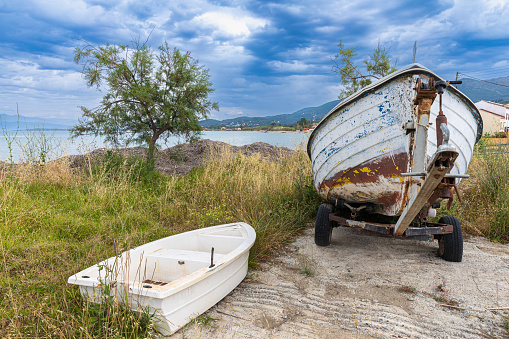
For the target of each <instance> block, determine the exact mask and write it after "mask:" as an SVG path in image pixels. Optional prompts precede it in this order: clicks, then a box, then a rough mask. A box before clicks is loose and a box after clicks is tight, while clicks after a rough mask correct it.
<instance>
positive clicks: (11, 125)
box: [0, 114, 76, 131]
mask: <svg viewBox="0 0 509 339" xmlns="http://www.w3.org/2000/svg"><path fill="white" fill-rule="evenodd" d="M0 121H1V123H2V126H3V127H2V128H5V129H6V130H8V131H13V130H16V129H19V130H20V131H22V130H27V129H28V130H33V129H45V130H67V129H69V128H71V127H72V126H74V125H75V124H76V121H74V120H71V119H54V118H32V117H25V116H22V115H20V116H19V117H18V116H17V115H8V114H0Z"/></svg>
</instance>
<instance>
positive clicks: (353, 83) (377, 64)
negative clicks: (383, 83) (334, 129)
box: [332, 41, 397, 100]
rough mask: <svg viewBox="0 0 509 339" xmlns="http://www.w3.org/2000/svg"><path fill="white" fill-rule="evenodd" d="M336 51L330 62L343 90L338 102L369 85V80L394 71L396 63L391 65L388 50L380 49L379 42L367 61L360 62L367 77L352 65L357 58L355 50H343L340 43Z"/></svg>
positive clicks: (370, 81) (343, 47)
mask: <svg viewBox="0 0 509 339" xmlns="http://www.w3.org/2000/svg"><path fill="white" fill-rule="evenodd" d="M338 49H339V52H338V54H336V55H335V56H334V59H332V62H334V66H332V71H333V72H335V73H338V74H339V75H340V76H341V84H342V85H343V89H342V90H341V92H340V94H339V96H338V99H340V100H344V99H345V98H347V97H349V96H350V95H352V94H354V93H355V92H357V91H359V90H361V89H362V88H364V87H366V86H368V85H369V84H371V83H372V80H371V78H375V79H380V78H383V77H384V76H386V75H388V74H390V73H392V72H394V71H396V64H397V61H394V62H393V63H392V64H391V57H390V54H389V51H390V49H389V48H386V47H382V46H381V45H380V42H378V45H377V47H376V48H375V49H374V50H373V54H371V55H369V56H368V59H364V60H362V63H363V64H364V66H365V67H366V72H367V75H363V74H362V73H361V72H360V71H359V67H358V66H355V64H354V61H353V59H354V58H355V57H356V56H357V52H356V51H355V48H345V46H344V45H343V43H342V42H341V41H340V42H339V44H338Z"/></svg>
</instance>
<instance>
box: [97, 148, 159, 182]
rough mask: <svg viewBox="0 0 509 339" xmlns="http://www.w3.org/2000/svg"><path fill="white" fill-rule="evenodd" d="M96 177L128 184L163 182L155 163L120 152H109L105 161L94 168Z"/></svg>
mask: <svg viewBox="0 0 509 339" xmlns="http://www.w3.org/2000/svg"><path fill="white" fill-rule="evenodd" d="M92 173H93V175H95V176H100V177H105V178H107V179H108V180H116V181H121V182H127V183H142V184H146V183H148V182H154V181H158V180H161V178H162V177H161V175H160V174H159V173H157V172H156V171H155V170H154V162H153V161H148V160H147V158H145V157H141V156H135V155H131V156H125V155H123V154H122V153H120V152H119V151H118V150H108V151H106V155H105V156H104V159H103V160H102V161H100V162H98V163H96V164H95V165H94V166H93V168H92Z"/></svg>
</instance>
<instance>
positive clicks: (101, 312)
mask: <svg viewBox="0 0 509 339" xmlns="http://www.w3.org/2000/svg"><path fill="white" fill-rule="evenodd" d="M145 165H146V164H145V163H144V160H143V159H137V158H129V159H128V158H125V157H122V156H120V155H118V154H113V153H112V154H110V155H109V156H107V157H106V158H105V160H103V161H101V162H98V161H95V160H94V159H88V160H87V161H85V162H84V164H83V166H82V167H81V169H80V170H76V169H71V167H70V163H69V160H65V159H61V160H59V161H52V162H47V163H44V164H42V165H41V163H40V162H39V163H37V164H30V163H27V164H25V165H15V166H13V167H12V168H10V167H5V168H4V170H3V171H0V337H2V338H3V337H6V338H25V337H36V338H46V337H61V338H76V337H77V338H92V337H101V338H113V337H115V338H116V337H137V336H142V337H143V336H148V335H149V333H150V328H151V327H150V324H149V323H150V319H149V318H148V319H147V318H146V317H145V318H143V319H140V318H137V316H140V315H137V314H135V313H132V312H130V311H129V309H126V308H122V307H119V306H114V305H117V304H116V303H112V304H110V305H109V306H108V305H107V306H108V307H106V308H104V307H103V308H99V309H98V308H97V306H94V305H93V304H89V303H88V302H87V301H86V300H84V299H83V298H82V297H81V295H80V293H79V291H78V289H77V288H76V287H75V286H70V285H68V284H67V278H68V277H69V276H71V275H72V274H74V273H76V272H78V271H80V270H82V269H84V268H86V267H88V266H91V265H93V264H96V263H98V262H99V261H101V260H104V259H105V258H108V257H111V256H113V255H114V248H113V242H114V239H115V241H116V243H117V250H118V252H121V251H124V250H127V249H130V248H132V247H135V246H138V245H141V244H143V243H146V242H149V241H153V240H155V239H158V238H161V237H165V236H169V235H172V234H176V233H180V232H183V231H187V230H191V229H195V228H199V227H207V226H211V225H216V224H221V223H227V222H232V221H245V222H247V223H249V224H251V225H252V226H253V227H254V228H255V229H256V231H257V241H256V244H255V246H254V247H253V249H252V251H251V264H255V263H256V261H258V260H260V259H262V258H264V257H267V256H268V255H270V253H272V252H273V251H274V250H276V249H278V248H279V247H281V246H283V245H284V244H286V243H287V242H289V241H290V240H291V239H292V238H293V237H294V236H295V235H296V234H297V233H298V232H299V231H300V230H301V229H302V228H303V227H305V224H306V222H307V221H309V220H311V218H312V215H313V213H314V211H315V210H316V205H317V204H318V203H319V200H318V198H317V195H316V193H315V190H314V188H313V187H312V180H311V170H310V164H309V160H308V159H307V156H306V155H305V153H304V152H295V153H293V154H291V155H287V156H283V155H281V157H278V158H277V160H275V161H266V160H262V159H261V158H260V156H254V157H245V156H242V155H237V154H234V153H232V152H231V151H230V150H228V149H224V150H223V151H221V152H219V153H217V154H216V155H215V156H212V157H211V158H210V160H209V161H207V162H205V163H204V164H203V165H202V166H200V167H198V168H195V169H194V170H193V171H192V172H191V173H189V174H188V175H186V176H183V177H179V178H172V177H167V176H164V175H160V174H157V173H155V172H154V171H151V170H147V166H145ZM148 168H150V167H148ZM115 307H116V308H115ZM140 321H141V323H143V324H145V325H143V326H138V325H139V324H140ZM137 324H138V325H137ZM136 326H138V327H136Z"/></svg>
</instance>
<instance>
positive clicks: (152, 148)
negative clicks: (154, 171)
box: [147, 132, 160, 166]
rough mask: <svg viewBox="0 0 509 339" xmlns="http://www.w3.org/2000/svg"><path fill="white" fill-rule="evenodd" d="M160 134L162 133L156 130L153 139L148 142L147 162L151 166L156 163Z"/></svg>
mask: <svg viewBox="0 0 509 339" xmlns="http://www.w3.org/2000/svg"><path fill="white" fill-rule="evenodd" d="M159 135H160V133H157V132H154V134H152V139H150V141H149V143H148V151H147V162H148V164H149V165H150V166H153V165H154V163H155V161H154V154H155V152H156V141H157V139H159Z"/></svg>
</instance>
